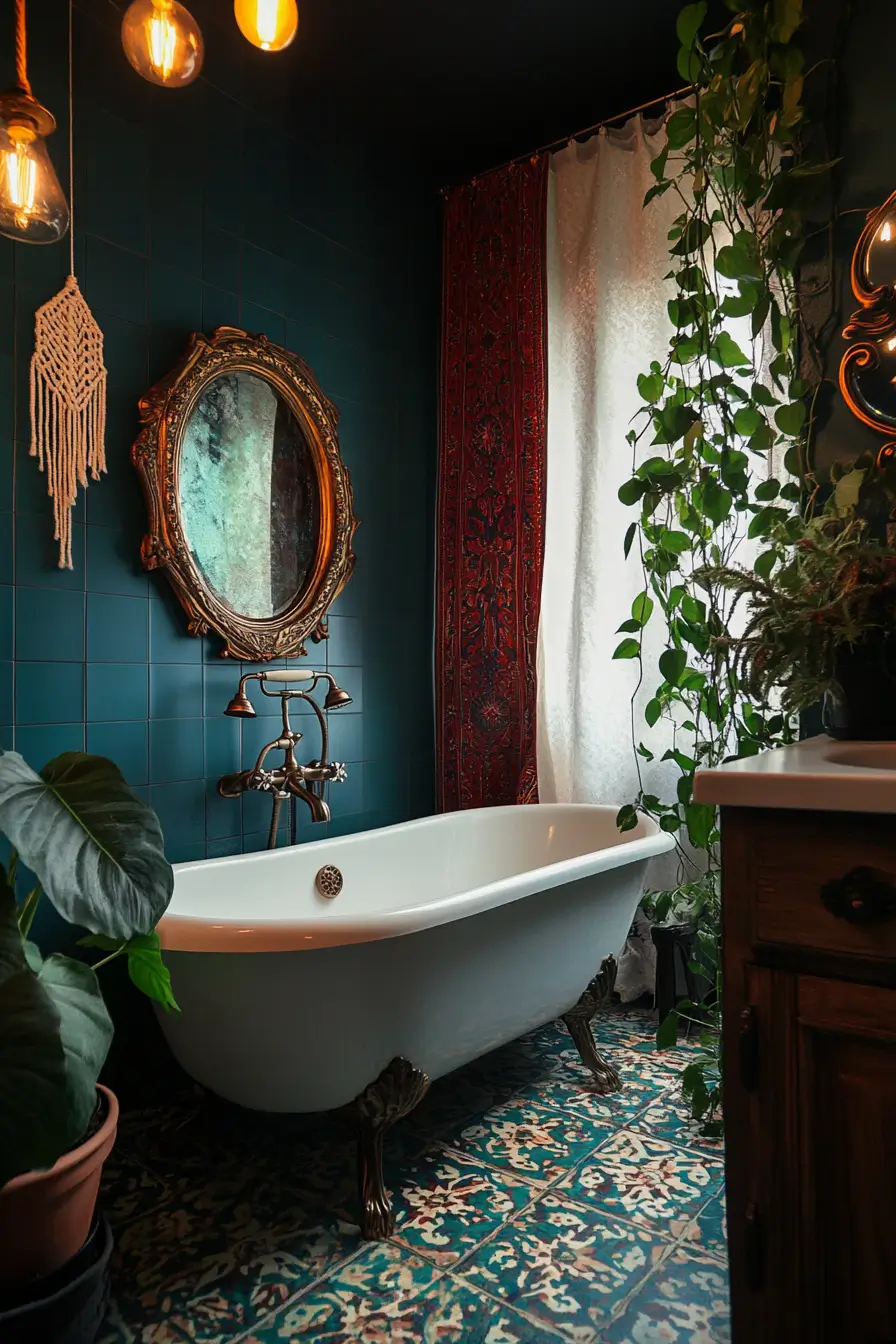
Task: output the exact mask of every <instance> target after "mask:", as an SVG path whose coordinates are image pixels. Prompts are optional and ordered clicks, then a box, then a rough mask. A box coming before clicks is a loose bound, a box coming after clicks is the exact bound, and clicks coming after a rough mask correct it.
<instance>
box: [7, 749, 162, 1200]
mask: <svg viewBox="0 0 896 1344" xmlns="http://www.w3.org/2000/svg"><path fill="white" fill-rule="evenodd" d="M0 834H2V835H4V836H5V837H6V839H7V841H8V842H9V845H10V847H11V849H10V854H9V858H8V861H7V865H6V868H5V870H4V869H3V868H2V867H0V1187H2V1186H3V1185H4V1184H5V1183H6V1182H7V1181H9V1180H11V1179H12V1177H14V1176H18V1175H20V1174H21V1173H22V1172H26V1171H31V1170H34V1169H40V1168H45V1167H50V1166H52V1165H53V1163H54V1162H55V1161H56V1160H57V1158H59V1157H60V1156H61V1155H62V1154H63V1153H64V1152H66V1151H67V1150H68V1149H69V1148H72V1147H74V1146H76V1145H77V1144H78V1143H79V1142H80V1141H81V1140H82V1139H83V1138H84V1135H85V1131H86V1130H87V1129H88V1126H89V1124H90V1121H91V1118H92V1116H93V1114H94V1111H95V1109H96V1106H97V1092H96V1082H97V1078H98V1076H99V1072H100V1069H101V1068H102V1066H103V1063H104V1062H105V1059H106V1055H107V1054H108V1051H109V1046H110V1044H111V1042H112V1021H111V1019H110V1017H109V1014H108V1011H107V1009H106V1005H105V1003H104V1002H103V996H102V991H101V989H100V984H99V980H98V978H97V974H96V972H97V970H98V969H99V967H100V966H103V965H105V964H106V963H107V962H109V961H111V960H112V959H113V958H115V957H117V956H123V957H126V958H127V963H128V970H129V972H130V977H131V979H132V980H133V981H134V983H135V984H136V985H137V987H138V988H139V989H141V990H143V991H144V992H145V993H146V994H148V995H149V996H150V997H151V998H154V999H156V1000H158V1001H159V1002H160V1003H161V1004H162V1006H163V1007H164V1008H166V1009H168V1008H176V1007H177V1005H176V1003H175V1001H174V997H173V995H172V992H171V983H170V979H169V976H168V972H167V970H166V969H165V966H164V964H163V962H162V958H161V955H160V952H159V939H158V935H157V933H156V932H155V926H156V923H157V922H158V920H159V919H160V918H161V916H162V914H163V913H164V911H165V909H166V907H167V905H168V902H169V901H170V899H171V892H172V889H173V885H174V875H173V872H172V869H171V865H170V864H169V863H168V861H167V859H166V858H165V851H164V847H163V842H162V831H161V828H160V826H159V822H158V819H157V817H156V815H155V813H154V812H153V810H152V808H151V807H149V805H148V804H147V803H145V802H143V800H142V799H140V798H138V797H137V795H136V794H134V793H133V792H132V791H131V789H129V788H128V786H127V784H126V783H125V781H124V779H123V778H122V775H121V772H120V771H119V770H118V768H117V766H115V765H113V763H112V762H111V761H109V760H106V759H105V758H104V757H102V756H89V755H85V754H84V753H83V752H77V751H70V752H65V753H64V754H63V755H61V756H57V757H56V758H55V760H52V761H50V762H49V763H48V764H47V765H45V766H44V768H43V770H41V772H40V774H37V773H36V772H35V771H34V770H32V769H31V767H30V766H29V765H28V764H27V763H26V762H25V761H24V760H23V758H22V757H21V756H19V755H18V754H17V753H15V752H11V751H10V752H3V753H0ZM23 867H27V869H28V870H29V871H30V874H32V875H33V880H32V878H29V882H28V884H27V885H28V886H29V887H30V890H28V891H27V892H26V893H24V894H22V895H21V898H20V899H17V896H16V888H17V876H19V875H20V870H21V869H22V868H23ZM42 897H46V898H47V899H48V900H49V901H50V902H51V903H52V904H53V905H54V906H55V908H56V909H57V910H58V912H59V913H60V914H61V915H62V916H63V918H64V919H67V920H68V921H69V922H70V923H72V924H74V925H78V926H80V927H81V928H84V929H86V930H88V933H87V936H86V937H84V938H82V939H81V944H82V945H83V946H86V947H91V948H100V949H102V951H103V952H104V953H105V955H103V956H101V957H99V959H98V960H97V961H96V962H95V964H94V965H92V966H91V965H88V964H87V963H86V962H84V961H79V960H75V959H74V958H72V957H66V956H61V955H60V954H58V953H54V954H52V955H50V956H48V957H44V956H43V955H42V953H41V951H40V949H39V948H38V947H37V945H36V944H35V943H34V942H33V940H32V938H31V936H30V935H31V928H32V923H33V920H34V915H35V911H36V909H37V906H38V902H39V901H40V900H41V899H42ZM94 955H95V954H94Z"/></svg>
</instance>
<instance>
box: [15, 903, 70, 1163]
mask: <svg viewBox="0 0 896 1344" xmlns="http://www.w3.org/2000/svg"><path fill="white" fill-rule="evenodd" d="M71 1128H72V1126H71V1119H70V1115H69V1107H68V1097H67V1092H66V1073H65V1055H64V1054H63V1050H62V1041H61V1040H60V1036H59V1014H58V1012H57V1011H56V1008H55V1006H54V1004H53V1000H52V999H51V998H50V995H49V994H48V993H47V991H46V989H45V988H44V986H43V985H42V984H41V982H40V980H39V979H38V977H37V975H36V974H35V972H34V971H33V970H32V969H31V967H30V966H29V965H28V961H27V960H26V956H25V948H24V946H23V943H22V938H21V935H20V933H19V929H18V925H17V923H16V909H15V899H14V897H13V894H12V892H11V891H10V890H9V888H8V887H6V886H5V885H4V886H3V887H0V1186H3V1185H5V1184H6V1182H7V1181H10V1180H12V1178H13V1177H14V1176H19V1175H21V1174H22V1172H25V1171H33V1170H40V1169H43V1168H46V1167H51V1166H52V1165H53V1163H54V1162H55V1161H56V1159H57V1158H58V1157H59V1156H60V1154H62V1153H63V1152H64V1151H65V1149H66V1147H67V1146H68V1144H69V1142H70V1136H71Z"/></svg>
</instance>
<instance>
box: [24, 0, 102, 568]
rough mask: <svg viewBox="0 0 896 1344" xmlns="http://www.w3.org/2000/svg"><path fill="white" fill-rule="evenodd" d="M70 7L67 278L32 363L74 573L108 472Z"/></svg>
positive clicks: (41, 327)
mask: <svg viewBox="0 0 896 1344" xmlns="http://www.w3.org/2000/svg"><path fill="white" fill-rule="evenodd" d="M73 104H74V97H73V79H72V3H71V0H69V8H68V166H69V208H70V211H71V225H70V228H69V275H68V277H67V279H66V282H65V284H64V285H63V287H62V289H61V290H60V291H59V293H58V294H56V295H55V296H54V297H53V298H52V299H50V300H49V301H48V302H47V303H45V304H43V305H42V306H41V307H40V308H38V310H37V312H36V314H35V320H34V354H33V356H32V358H31V456H32V457H36V458H37V460H38V465H39V466H40V469H41V471H46V474H47V493H48V494H49V495H50V496H51V497H52V500H53V519H54V523H55V531H54V533H53V539H54V540H55V541H58V542H59V568H60V569H71V568H72V508H73V507H74V504H75V499H76V497H77V493H78V485H79V484H80V485H82V486H83V487H84V488H85V489H86V487H87V473H88V471H89V472H90V475H91V476H92V478H93V479H94V480H98V479H99V476H100V473H101V472H104V471H105V470H106V445H105V431H106V369H105V365H104V364H103V333H102V332H101V331H100V329H99V327H98V326H97V324H96V320H95V319H94V316H93V314H92V313H91V311H90V309H89V308H88V306H87V302H86V300H85V298H84V296H83V295H82V293H81V290H80V289H79V287H78V282H77V280H76V279H75V168H74V135H73V129H72V121H73V114H74V106H73Z"/></svg>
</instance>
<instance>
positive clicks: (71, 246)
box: [22, 0, 75, 275]
mask: <svg viewBox="0 0 896 1344" xmlns="http://www.w3.org/2000/svg"><path fill="white" fill-rule="evenodd" d="M24 3H25V0H22V5H23V6H24ZM73 10H74V0H68V255H69V275H74V273H75V77H74V41H73V37H72V32H73V26H74V25H73V21H72V11H73Z"/></svg>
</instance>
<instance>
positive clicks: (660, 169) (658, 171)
mask: <svg viewBox="0 0 896 1344" xmlns="http://www.w3.org/2000/svg"><path fill="white" fill-rule="evenodd" d="M668 158H669V146H668V145H667V146H666V147H665V148H664V149H663V150H661V151H660V153H659V154H657V156H656V158H655V159H651V160H650V171H651V172H652V173H653V175H654V177H655V178H656V179H657V180H658V181H661V180H662V178H663V176H664V174H665V172H666V161H667V159H668Z"/></svg>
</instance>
